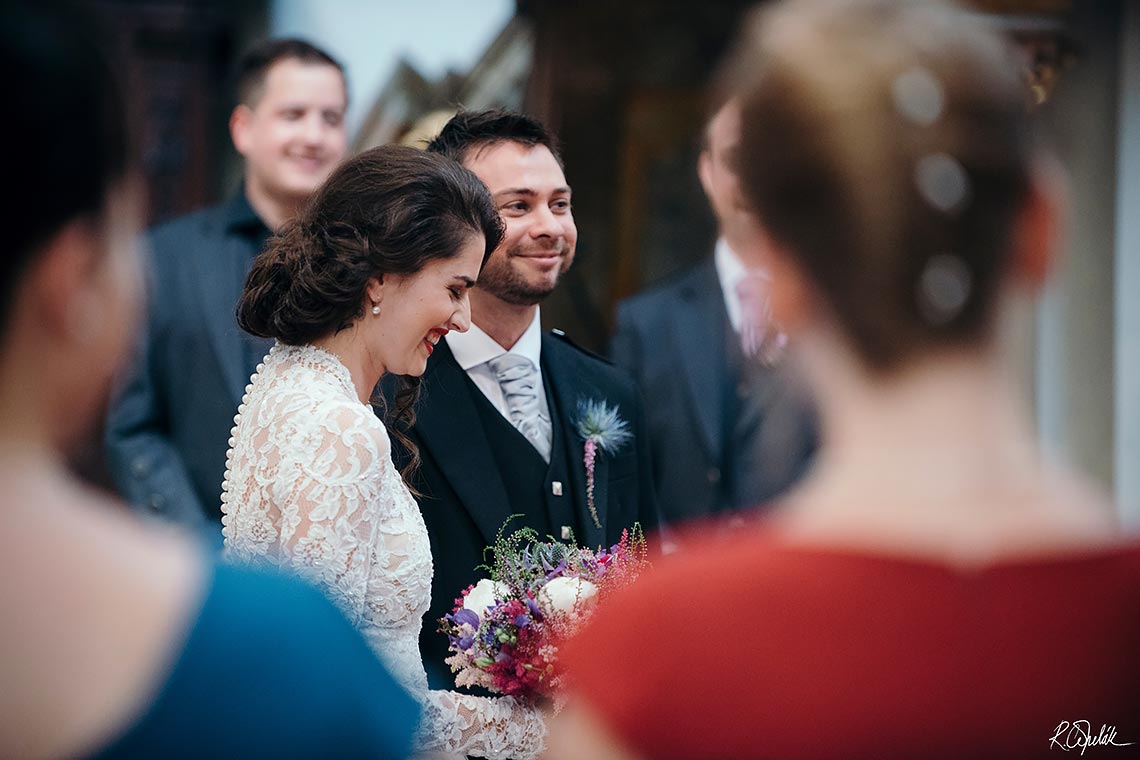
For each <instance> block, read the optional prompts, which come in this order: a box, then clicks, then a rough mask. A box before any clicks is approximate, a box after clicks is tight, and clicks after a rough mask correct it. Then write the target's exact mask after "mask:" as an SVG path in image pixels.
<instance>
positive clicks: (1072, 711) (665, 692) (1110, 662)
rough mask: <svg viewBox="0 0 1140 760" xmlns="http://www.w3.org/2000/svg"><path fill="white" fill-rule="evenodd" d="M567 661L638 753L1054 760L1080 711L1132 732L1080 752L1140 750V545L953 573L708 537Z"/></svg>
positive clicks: (623, 597) (623, 596)
mask: <svg viewBox="0 0 1140 760" xmlns="http://www.w3.org/2000/svg"><path fill="white" fill-rule="evenodd" d="M564 656H565V662H566V663H567V666H568V669H569V672H570V673H571V675H572V677H573V683H574V689H575V691H576V696H577V697H579V698H580V699H583V700H584V701H585V702H586V703H588V704H589V705H590V706H591V708H592V709H593V711H594V712H595V713H596V714H597V715H598V716H599V717H600V718H601V719H602V720H603V721H604V722H605V723H606V724H607V725H608V727H609V728H610V729H611V731H613V732H614V733H615V734H616V735H617V736H618V737H620V738H621V739H622V740H623V741H624V742H625V743H626V744H627V745H628V747H629V748H631V749H633V750H634V751H636V752H638V753H640V754H642V755H644V756H646V757H651V758H679V759H680V758H684V759H685V760H695V759H697V758H751V757H779V758H786V757H796V758H840V757H842V758H863V757H866V758H872V757H873V758H892V757H924V758H942V757H946V758H951V757H952V758H978V757H1011V758H1012V757H1037V756H1041V757H1053V758H1056V757H1062V756H1066V755H1080V754H1081V746H1080V745H1081V743H1082V741H1083V738H1082V737H1083V736H1084V735H1085V724H1082V723H1079V722H1078V721H1082V720H1084V721H1088V722H1089V731H1088V733H1089V734H1090V739H1089V740H1090V741H1092V740H1093V739H1096V738H1097V737H1098V736H1101V727H1102V725H1106V724H1107V726H1108V727H1109V728H1111V727H1113V726H1115V728H1116V734H1115V736H1114V737H1112V738H1113V741H1114V743H1115V744H1117V745H1124V744H1126V743H1128V742H1134V743H1133V744H1131V745H1130V746H1096V745H1090V746H1089V747H1087V749H1086V751H1085V753H1084V754H1085V756H1086V757H1089V756H1094V757H1095V756H1100V757H1104V758H1106V759H1112V760H1116V759H1118V758H1125V757H1134V756H1140V545H1138V544H1131V545H1127V546H1120V547H1114V548H1106V549H1103V550H1095V551H1091V550H1090V551H1087V552H1083V553H1074V554H1069V555H1065V556H1060V555H1056V556H1049V557H1042V558H1040V559H1026V558H1019V559H1016V560H1008V561H998V562H995V563H993V564H990V565H987V566H985V567H982V568H978V569H971V570H963V569H958V568H955V567H952V566H950V565H946V564H940V563H938V562H937V561H933V560H925V559H912V558H906V557H897V556H886V555H878V554H873V553H870V552H861V551H859V550H843V549H826V548H806V547H803V546H798V547H797V546H791V545H787V544H782V543H781V542H780V541H779V540H778V539H777V538H776V537H775V536H774V535H773V534H772V533H770V532H769V533H761V534H759V535H757V534H752V535H749V536H748V537H736V538H730V539H724V538H719V539H712V540H706V541H704V542H702V543H701V544H699V545H698V546H696V547H691V548H690V549H688V550H686V551H685V552H684V553H683V554H682V555H674V556H673V557H670V558H667V559H666V560H664V561H660V562H658V563H657V567H655V568H654V569H653V570H652V571H651V572H649V573H647V574H646V575H645V576H643V578H642V579H640V580H639V581H638V583H636V584H635V585H634V586H633V587H632V588H630V589H627V590H625V591H624V592H622V593H620V594H616V595H614V596H613V597H612V598H610V599H609V600H607V601H606V603H605V604H604V605H603V606H602V608H601V609H600V610H599V612H598V614H597V615H596V617H595V619H594V620H593V621H592V622H591V624H590V625H589V626H588V628H587V629H586V630H585V631H584V632H583V634H582V635H581V636H579V637H578V638H577V639H575V640H574V641H572V642H570V643H569V644H568V645H567V646H566V649H565V651H564ZM1105 735H1106V736H1107V735H1108V731H1107V730H1106V733H1105ZM1064 747H1068V748H1069V749H1068V751H1065V749H1064Z"/></svg>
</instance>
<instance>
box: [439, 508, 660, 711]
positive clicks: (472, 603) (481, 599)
mask: <svg viewBox="0 0 1140 760" xmlns="http://www.w3.org/2000/svg"><path fill="white" fill-rule="evenodd" d="M504 527H505V526H504ZM487 551H488V552H489V553H490V554H491V555H492V559H491V563H490V565H487V566H484V567H485V569H487V570H488V572H489V574H490V576H491V577H490V578H484V579H483V580H480V581H479V582H478V583H476V584H475V585H473V586H469V587H468V588H467V589H465V590H464V591H463V592H462V596H461V597H460V598H458V599H456V600H455V609H454V610H452V611H451V613H449V614H447V615H445V616H444V617H443V619H442V620H440V630H441V631H442V632H444V633H446V634H447V636H448V639H449V640H450V642H451V646H450V649H451V652H452V655H451V656H450V657H448V658H447V660H446V662H447V664H448V665H450V666H451V670H452V672H453V673H455V674H456V677H455V683H456V684H457V685H458V686H482V687H484V688H486V689H489V690H490V691H492V692H495V693H497V694H505V695H508V696H514V697H518V698H521V699H525V700H527V701H531V702H533V701H535V700H537V699H540V698H544V697H554V696H555V695H556V694H557V693H558V691H559V690H560V686H561V673H560V671H559V667H558V644H559V642H560V641H563V640H564V639H565V638H566V637H568V636H571V635H573V634H574V633H575V632H576V631H577V630H578V629H579V628H580V627H581V626H582V624H583V623H585V621H586V620H588V619H589V616H590V614H591V613H592V612H593V610H594V608H595V607H596V606H597V605H598V604H604V603H605V599H606V597H608V596H609V595H610V594H612V593H613V592H614V591H616V590H617V589H619V588H621V587H623V586H626V585H628V584H630V583H632V582H633V580H634V579H635V578H637V576H638V575H639V574H640V573H641V571H642V570H643V569H644V568H645V567H647V566H648V560H647V559H646V554H647V551H646V542H645V534H644V533H643V532H642V530H641V527H640V526H639V525H634V526H633V529H632V530H623V531H622V536H621V541H619V542H618V543H616V544H614V545H613V546H611V547H610V548H609V549H600V550H598V551H592V550H590V549H581V548H579V547H577V546H574V545H573V544H571V543H566V542H561V541H556V540H554V539H551V540H549V541H539V540H538V534H537V533H536V532H535V531H534V530H531V529H529V528H523V529H521V530H517V531H515V532H514V533H512V534H511V535H509V536H506V537H504V536H503V535H502V531H500V533H499V536H498V539H497V540H496V542H495V544H494V546H491V547H489V548H488V549H487Z"/></svg>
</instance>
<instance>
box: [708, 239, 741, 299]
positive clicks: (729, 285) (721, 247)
mask: <svg viewBox="0 0 1140 760" xmlns="http://www.w3.org/2000/svg"><path fill="white" fill-rule="evenodd" d="M713 259H714V262H715V264H716V276H717V279H719V280H720V286H721V287H722V288H724V290H725V291H726V292H727V291H729V290H731V291H733V292H735V290H736V284H737V283H738V282H740V281H741V280H743V279H744V277H745V275H747V274H748V270H747V269H745V268H744V262H743V261H741V260H740V257H739V256H737V255H736V253H735V252H734V251H733V250H732V249H731V248H729V247H728V243H727V242H726V241H725V239H724V238H717V241H716V252H715V253H714V254H713Z"/></svg>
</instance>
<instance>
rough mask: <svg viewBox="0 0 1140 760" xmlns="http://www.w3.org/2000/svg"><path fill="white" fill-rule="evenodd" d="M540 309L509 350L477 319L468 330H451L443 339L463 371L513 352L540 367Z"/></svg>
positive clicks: (535, 312) (535, 311)
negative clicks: (463, 331) (460, 331)
mask: <svg viewBox="0 0 1140 760" xmlns="http://www.w3.org/2000/svg"><path fill="white" fill-rule="evenodd" d="M539 315H540V311H539V309H537V308H536V309H535V310H534V319H532V320H531V322H530V325H529V326H528V327H527V328H526V332H524V333H523V334H522V337H521V338H519V340H518V342H517V343H515V345H514V347H512V348H511V350H510V351H507V350H506V349H504V348H503V347H502V346H500V345H499V344H498V343H496V342H495V339H494V338H492V337H491V336H490V335H488V334H487V333H485V332H483V330H482V329H480V328H479V326H478V325H476V324H475V323H474V322H472V323H471V327H470V329H468V330H467V332H465V333H456V332H453V333H448V335H447V337H446V338H444V340H446V341H447V346H448V348H450V349H451V353H452V355H453V356H454V357H455V361H456V362H457V363H458V364H459V366H460V368H462V369H463V371H464V372H466V371H467V370H469V369H471V368H472V367H478V366H479V365H480V364H486V363H487V362H489V361H491V360H492V359H494V358H496V357H499V356H502V355H503V354H507V353H511V354H516V355H518V356H523V357H525V358H527V359H530V360H531V362H533V363H534V366H535V367H540V366H541V365H540V364H539V360H540V359H541V358H542V322H541V320H540V319H539Z"/></svg>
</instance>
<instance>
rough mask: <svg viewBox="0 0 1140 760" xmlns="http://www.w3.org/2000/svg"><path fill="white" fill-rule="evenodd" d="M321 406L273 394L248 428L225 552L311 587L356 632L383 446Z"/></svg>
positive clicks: (342, 411)
mask: <svg viewBox="0 0 1140 760" xmlns="http://www.w3.org/2000/svg"><path fill="white" fill-rule="evenodd" d="M267 401H269V400H268V399H267ZM317 406H325V408H324V409H320V408H316V409H315V408H313V400H312V399H310V398H307V397H305V396H304V395H303V394H298V395H297V396H292V395H291V394H278V395H276V396H274V397H273V398H272V399H271V403H268V404H267V407H270V408H266V409H263V410H260V411H263V412H264V414H259V415H258V417H260V418H261V419H260V420H257V421H254V420H250V423H251V430H250V431H249V434H248V435H244V436H240V438H239V441H238V442H237V444H236V445H235V448H234V450H233V458H232V461H231V467H232V471H231V472H230V474H229V482H228V486H229V489H230V490H231V491H232V493H231V495H230V498H229V499H228V501H229V504H228V505H227V506H228V507H230V508H231V511H233V512H234V519H233V520H232V521H231V522H232V526H230V527H229V529H228V530H227V531H226V551H227V556H229V557H230V558H231V559H236V560H241V561H257V560H262V561H265V560H268V561H269V562H271V563H272V564H275V565H277V566H279V567H281V568H284V569H288V570H292V571H295V572H297V573H299V574H300V575H302V576H304V577H306V578H308V579H309V580H311V581H313V582H315V583H316V584H318V585H319V586H320V587H321V590H322V591H324V592H325V594H326V595H327V596H329V598H331V599H332V600H333V601H334V602H336V604H337V606H338V607H340V608H341V611H342V612H344V613H345V615H346V616H347V617H348V618H349V620H350V621H351V622H352V623H353V624H354V625H356V626H357V627H359V626H360V625H361V624H362V622H363V615H364V612H365V610H364V605H365V600H366V595H367V591H368V581H369V573H370V570H371V564H372V563H371V561H370V549H371V547H372V546H373V545H374V543H375V538H376V535H375V531H376V529H377V525H376V522H377V521H376V517H377V515H375V514H374V510H372V509H370V508H369V505H371V504H373V503H375V502H376V500H377V492H378V490H379V488H380V476H379V474H380V462H381V461H382V460H381V457H385V456H388V450H387V446H388V441H387V437H386V436H384V435H383V431H380V432H379V434H378V433H377V431H376V430H375V429H374V426H370V425H368V424H366V423H367V420H366V418H364V416H363V415H362V414H361V413H360V411H359V410H357V409H354V408H352V407H351V406H350V405H347V404H343V403H342V404H336V403H333V402H326V403H325V404H319V403H318V404H317ZM294 407H296V408H294ZM259 423H260V424H259Z"/></svg>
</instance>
